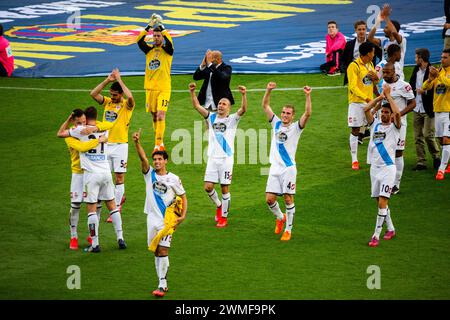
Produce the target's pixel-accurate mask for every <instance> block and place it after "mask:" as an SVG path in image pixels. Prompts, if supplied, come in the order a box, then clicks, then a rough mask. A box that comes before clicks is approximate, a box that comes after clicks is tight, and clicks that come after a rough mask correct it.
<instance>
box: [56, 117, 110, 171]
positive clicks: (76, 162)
mask: <svg viewBox="0 0 450 320" xmlns="http://www.w3.org/2000/svg"><path fill="white" fill-rule="evenodd" d="M96 125H97V128H98V129H99V130H100V131H106V130H109V129H111V127H112V125H113V124H112V123H108V122H100V121H97V122H96ZM64 140H65V141H66V144H67V147H68V148H69V153H70V162H71V164H70V167H71V169H72V173H83V169H81V164H80V152H86V151H88V150H90V149H93V148H95V147H96V146H97V144H98V140H97V139H92V140H89V141H87V142H81V141H80V140H78V139H76V138H73V137H68V138H65V139H64Z"/></svg>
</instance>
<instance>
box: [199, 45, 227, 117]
mask: <svg viewBox="0 0 450 320" xmlns="http://www.w3.org/2000/svg"><path fill="white" fill-rule="evenodd" d="M194 80H195V81H198V80H204V81H203V85H202V87H201V89H200V92H199V94H198V97H197V98H198V101H199V102H200V104H201V105H203V106H204V107H205V108H206V109H208V110H210V111H215V110H217V106H218V104H219V100H220V99H222V98H227V99H228V100H230V104H231V105H233V104H234V99H233V95H232V93H231V90H230V81H231V66H229V65H227V64H225V63H224V62H223V61H222V53H221V52H220V51H210V50H208V51H207V52H206V54H205V57H204V58H203V61H202V63H201V65H200V66H199V67H198V68H197V70H195V73H194Z"/></svg>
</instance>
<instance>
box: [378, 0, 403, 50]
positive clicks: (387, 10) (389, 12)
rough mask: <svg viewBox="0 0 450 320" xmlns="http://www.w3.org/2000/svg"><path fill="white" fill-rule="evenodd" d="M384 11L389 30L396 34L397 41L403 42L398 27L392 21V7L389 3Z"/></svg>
mask: <svg viewBox="0 0 450 320" xmlns="http://www.w3.org/2000/svg"><path fill="white" fill-rule="evenodd" d="M382 12H384V13H385V14H384V21H385V22H386V26H387V27H388V29H389V31H390V32H391V33H392V35H393V36H394V38H395V40H397V43H398V44H400V43H402V40H403V38H402V36H401V35H400V34H399V33H398V32H397V29H395V26H394V24H393V23H392V21H391V18H390V17H389V16H390V15H391V12H392V9H391V6H390V5H389V4H385V5H384V7H383V10H382Z"/></svg>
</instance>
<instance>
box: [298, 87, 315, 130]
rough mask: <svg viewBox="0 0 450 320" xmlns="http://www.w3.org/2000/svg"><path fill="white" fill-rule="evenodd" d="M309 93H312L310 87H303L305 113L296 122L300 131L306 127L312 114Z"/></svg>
mask: <svg viewBox="0 0 450 320" xmlns="http://www.w3.org/2000/svg"><path fill="white" fill-rule="evenodd" d="M311 91H312V89H311V87H308V86H304V87H303V92H304V93H305V97H306V101H305V112H304V113H303V114H302V116H301V117H300V119H299V120H298V124H299V126H300V128H301V129H303V128H304V127H305V126H306V123H307V122H308V120H309V118H310V117H311V113H312V102H311Z"/></svg>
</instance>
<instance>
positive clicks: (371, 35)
mask: <svg viewBox="0 0 450 320" xmlns="http://www.w3.org/2000/svg"><path fill="white" fill-rule="evenodd" d="M388 9H390V7H389V8H388V7H386V6H384V7H383V9H382V10H381V12H380V13H379V14H378V16H377V18H376V20H375V25H374V26H373V28H372V29H370V32H369V34H368V35H367V41H370V42H372V43H373V44H375V45H376V46H378V47H381V40H380V39H378V38H375V33H376V32H377V28H379V27H380V24H381V21H383V20H384V18H385V16H386V14H388Z"/></svg>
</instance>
